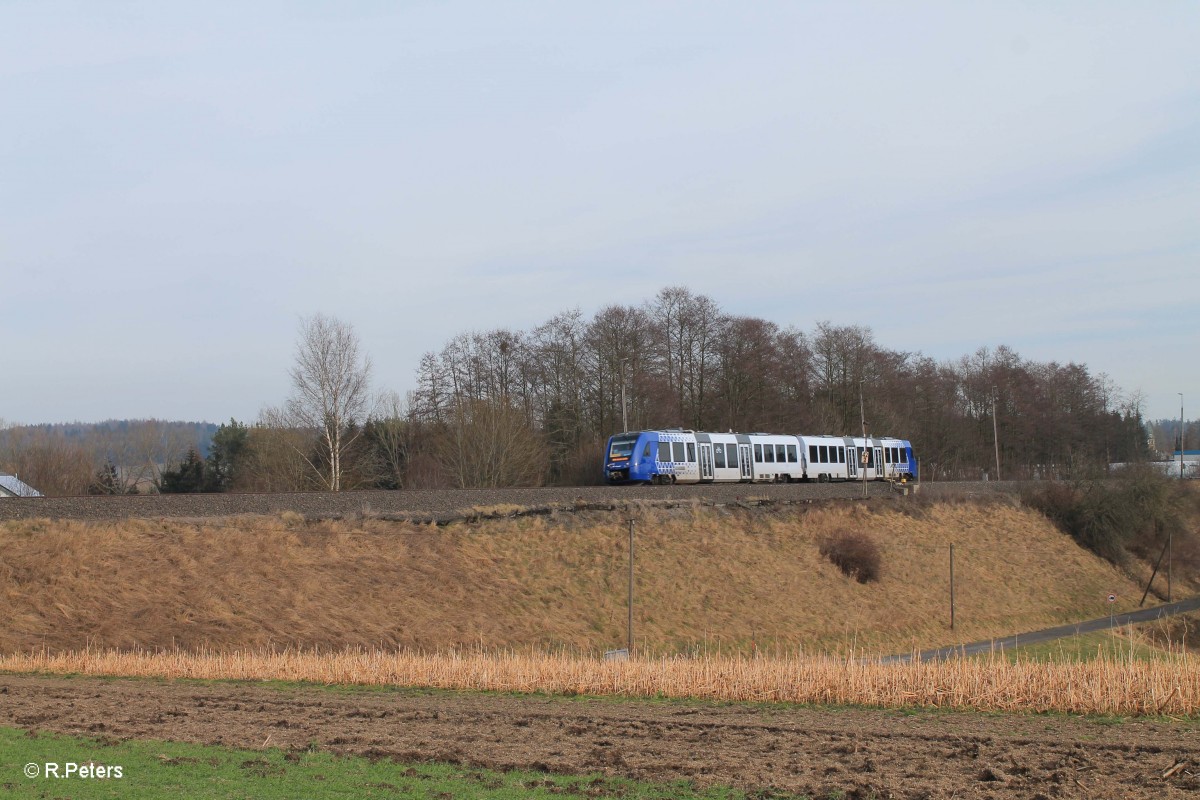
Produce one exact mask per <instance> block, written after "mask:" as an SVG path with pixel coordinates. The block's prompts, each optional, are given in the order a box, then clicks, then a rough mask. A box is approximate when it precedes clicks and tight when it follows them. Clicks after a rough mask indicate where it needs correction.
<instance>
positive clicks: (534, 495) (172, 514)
mask: <svg viewBox="0 0 1200 800" xmlns="http://www.w3.org/2000/svg"><path fill="white" fill-rule="evenodd" d="M1020 486H1021V484H1020V483H1017V482H1007V481H1006V482H1000V481H994V482H990V483H981V482H978V481H964V482H940V483H925V484H922V485H921V486H920V489H919V496H922V497H939V496H958V497H962V496H969V495H988V494H996V493H1005V492H1015V491H1017V490H1018V489H1019V487H1020ZM863 495H864V492H863V484H861V483H802V484H745V483H736V484H707V485H691V486H574V487H551V486H545V487H525V488H503V489H441V490H400V491H352V492H290V493H269V494H268V493H262V494H258V493H247V494H166V495H134V496H98V497H92V496H80V497H30V498H5V499H3V500H0V520H12V519H42V518H48V519H75V520H97V521H98V520H106V519H126V518H143V519H162V518H204V517H228V516H237V515H242V514H278V513H282V512H285V511H292V512H295V513H298V514H303V515H304V516H305V517H308V518H314V519H317V518H330V517H350V516H355V515H359V514H366V515H371V514H377V515H383V516H388V517H393V516H395V517H402V516H410V517H412V518H414V519H420V520H439V521H440V520H446V519H452V518H459V517H462V516H463V515H464V513H470V512H471V511H472V510H478V509H488V508H494V507H498V506H520V507H530V508H537V507H563V508H569V507H573V506H577V505H581V506H585V507H594V506H603V505H605V504H614V503H620V502H622V501H628V500H639V501H654V500H668V501H675V502H686V501H692V500H697V501H699V502H702V503H711V504H735V503H738V502H746V501H750V500H754V499H764V500H770V501H774V502H777V503H784V502H792V503H801V502H812V501H818V500H855V499H861V498H862V497H863ZM866 496H867V497H868V498H900V495H899V493H897V492H896V491H894V490H893V488H892V487H891V486H890V485H889V484H886V483H882V482H874V483H868V484H867V485H866Z"/></svg>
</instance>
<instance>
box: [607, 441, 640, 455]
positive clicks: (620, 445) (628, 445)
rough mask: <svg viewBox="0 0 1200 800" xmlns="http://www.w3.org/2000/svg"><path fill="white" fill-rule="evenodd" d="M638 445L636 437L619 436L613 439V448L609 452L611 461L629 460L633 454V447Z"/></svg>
mask: <svg viewBox="0 0 1200 800" xmlns="http://www.w3.org/2000/svg"><path fill="white" fill-rule="evenodd" d="M636 443H637V437H636V436H619V437H617V438H615V439H613V442H612V447H611V448H609V451H608V457H609V458H610V459H618V458H629V456H630V455H631V454H632V453H633V446H634V444H636Z"/></svg>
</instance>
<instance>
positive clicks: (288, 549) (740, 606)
mask: <svg viewBox="0 0 1200 800" xmlns="http://www.w3.org/2000/svg"><path fill="white" fill-rule="evenodd" d="M514 510H515V509H504V508H491V509H481V510H480V511H481V514H480V517H481V519H480V520H479V521H476V522H461V523H456V524H452V525H448V526H440V527H439V526H435V525H421V524H413V523H409V522H393V521H385V520H380V519H372V518H370V517H369V516H361V517H359V518H356V519H353V520H341V521H336V522H333V521H308V520H306V519H305V518H303V517H301V516H299V515H297V514H294V513H286V512H285V513H282V514H276V515H272V516H256V517H235V518H221V519H194V520H145V519H141V520H138V519H129V520H120V521H107V522H77V521H66V520H55V521H50V520H44V519H43V520H36V519H35V520H14V521H8V522H4V523H0V591H2V597H3V601H4V603H5V605H6V607H7V609H8V610H9V616H8V622H7V623H6V624H5V625H4V626H3V629H0V671H3V672H8V673H24V674H29V673H55V674H75V675H105V676H128V677H139V678H166V679H177V678H187V679H203V680H208V679H233V680H248V681H263V680H269V681H284V682H302V683H313V684H338V685H341V684H350V685H359V686H406V687H429V688H433V689H442V690H472V691H474V690H485V691H491V692H502V693H511V692H515V693H523V694H528V695H535V696H540V695H547V694H548V695H564V696H568V697H572V696H597V695H602V696H620V697H625V698H691V699H701V700H708V701H722V702H729V701H732V702H746V701H748V702H755V703H762V702H765V703H800V704H820V705H832V706H869V707H884V708H887V707H892V708H925V709H975V710H983V711H1000V712H1020V713H1028V712H1066V713H1072V714H1075V713H1079V714H1108V715H1114V714H1115V715H1129V716H1147V717H1153V718H1168V719H1170V718H1175V719H1183V720H1192V721H1193V722H1194V721H1195V719H1196V715H1197V713H1198V710H1200V660H1198V659H1197V656H1196V655H1195V653H1194V652H1193V651H1190V650H1188V649H1187V647H1186V641H1181V639H1182V638H1183V636H1182V634H1183V633H1185V632H1186V631H1188V630H1189V624H1188V623H1171V624H1169V625H1168V624H1163V625H1159V626H1157V628H1154V627H1151V629H1149V630H1143V631H1139V632H1133V631H1127V632H1123V633H1121V634H1120V636H1119V637H1118V639H1117V640H1116V641H1117V643H1116V644H1115V646H1109V647H1105V648H1104V649H1103V651H1102V652H1099V653H1097V654H1096V657H1091V658H1083V659H1080V658H1078V657H1074V656H1069V655H1067V653H1066V651H1065V650H1064V651H1063V652H1062V653H1061V655H1060V656H1059V657H1051V658H1049V659H1047V658H1044V657H1041V658H1039V659H1037V660H1033V659H1030V658H1017V659H1015V660H1014V659H1011V658H1007V657H1003V656H1001V655H993V656H990V657H983V658H975V659H952V660H949V661H944V662H934V663H909V664H892V663H887V664H885V663H881V662H880V660H879V656H882V655H885V654H889V653H897V652H899V653H905V652H911V651H914V650H916V649H922V648H927V647H932V646H937V645H945V644H953V643H958V642H964V641H971V640H976V639H986V638H989V637H999V636H1003V635H1007V634H1009V633H1012V632H1015V631H1019V630H1034V629H1038V628H1042V627H1048V626H1051V625H1057V624H1062V623H1064V622H1069V621H1076V620H1083V619H1088V618H1093V617H1098V616H1102V615H1104V614H1105V613H1107V612H1108V610H1109V604H1108V603H1107V596H1108V595H1109V594H1115V595H1117V597H1118V602H1117V604H1116V607H1115V610H1117V611H1120V610H1127V609H1131V608H1133V607H1135V606H1136V604H1137V599H1138V597H1139V596H1140V587H1139V585H1138V583H1137V581H1138V580H1141V581H1143V582H1144V580H1145V579H1146V578H1148V577H1149V574H1148V572H1149V568H1148V567H1144V566H1135V567H1133V568H1132V570H1129V569H1127V570H1118V569H1117V568H1115V567H1114V566H1113V565H1111V564H1110V563H1108V562H1106V561H1103V560H1102V559H1099V558H1097V557H1096V556H1094V555H1093V554H1091V553H1089V552H1087V551H1085V550H1083V549H1081V548H1080V547H1078V546H1077V545H1076V544H1075V543H1074V542H1073V541H1072V540H1071V539H1070V538H1069V537H1067V536H1065V535H1064V534H1062V533H1061V532H1059V531H1058V530H1057V529H1055V528H1054V527H1053V526H1052V525H1051V524H1050V523H1048V522H1047V521H1046V520H1045V519H1044V518H1043V517H1042V516H1041V515H1040V514H1037V513H1035V512H1033V511H1030V510H1029V509H1026V508H1024V507H1022V505H1021V504H1020V502H1019V501H1017V500H1015V499H1012V498H1005V497H999V498H990V499H986V500H972V501H958V502H954V501H939V502H933V503H930V502H924V503H916V502H914V503H905V502H903V501H873V502H871V503H869V504H847V503H830V504H823V505H822V504H817V505H813V506H804V507H782V508H780V507H775V508H768V509H749V508H741V507H724V508H713V507H706V506H701V505H699V504H691V505H685V506H684V507H681V508H660V507H656V506H655V505H654V504H652V503H634V504H630V505H629V506H628V507H626V508H624V509H623V510H621V511H620V512H618V513H603V512H585V513H568V512H561V513H553V514H549V515H540V516H528V517H527V516H512V517H507V516H505V514H506V513H507V512H509V511H514ZM487 517H498V518H492V519H488V518H487ZM629 519H633V520H634V521H635V536H636V540H637V545H636V555H637V559H636V565H635V578H636V585H635V593H636V599H635V614H634V620H635V623H634V624H635V650H636V653H635V657H634V658H633V659H631V660H628V661H615V660H604V659H603V658H601V654H602V653H603V651H605V650H607V649H610V648H615V647H621V646H623V645H624V641H625V620H626V591H627V579H628V578H627V576H628V572H627V570H628V560H627V559H628V549H627V548H628V526H627V520H629ZM847 531H854V532H860V533H865V534H866V535H867V536H868V537H869V538H870V539H871V540H872V541H873V542H875V544H876V545H877V546H878V548H879V552H880V563H881V576H880V579H879V580H876V581H871V582H867V583H860V582H858V581H857V580H854V579H853V578H852V577H848V576H847V575H845V574H843V572H842V571H840V570H839V569H838V568H837V567H835V566H834V565H833V564H831V563H830V562H829V560H828V559H827V558H825V557H824V556H822V554H821V546H822V543H823V542H827V541H829V540H830V538H831V537H835V536H837V535H839V534H844V533H845V532H847ZM951 543H953V544H954V545H955V595H956V598H955V600H956V626H955V629H954V630H951V629H950V628H949V624H948V623H949V574H948V572H949V570H948V566H949V564H948V561H949V547H950V545H951ZM1143 571H1144V572H1145V574H1141V573H1142V572H1143ZM1195 588H1196V587H1195V586H1191V585H1183V584H1181V583H1179V582H1178V581H1177V584H1176V588H1175V591H1176V593H1177V594H1182V593H1184V592H1187V591H1193V592H1194V590H1195ZM1164 641H1166V642H1167V644H1166V646H1165V647H1163V646H1161V645H1162V644H1163V642H1164ZM1148 651H1149V652H1152V653H1154V654H1155V655H1154V656H1153V657H1150V658H1147V657H1145V654H1146V652H1148ZM9 680H15V679H9ZM6 691H7V689H6ZM164 702H166V701H165V700H164ZM831 713H836V712H831ZM47 724H48V725H49V727H51V728H53V727H54V724H50V722H49V721H47ZM55 724H56V723H55ZM1187 724H1188V725H1190V726H1191V727H1189V728H1188V730H1189V731H1193V735H1194V725H1193V723H1187ZM67 730H70V728H67ZM134 735H137V734H136V733H135V734H134ZM406 752H407V751H406ZM410 755H413V756H420V752H419V751H414V752H413V753H410ZM543 755H544V754H543ZM423 757H429V758H439V759H442V760H445V759H446V758H449V760H451V761H454V760H456V758H457V757H455V756H446V754H445V753H441V754H438V753H429V754H426V755H425V756H423ZM746 757H747V756H746V753H742V754H741V755H739V756H738V757H737V759H735V760H741V761H744V760H745V758H746ZM1192 757H1195V758H1200V754H1197V755H1195V756H1189V758H1192ZM468 760H470V759H468ZM475 760H478V758H476V759H475ZM537 763H542V762H541V761H540V760H538V761H537ZM584 766H586V760H585V761H583V762H578V763H576V762H570V764H568V765H567V768H570V769H574V768H580V769H582V768H583V767H584ZM602 766H603V767H604V769H605V771H607V772H610V773H615V774H623V772H622V768H621V765H620V764H608V765H602ZM1196 766H1197V767H1198V768H1200V765H1196ZM672 774H674V773H672ZM737 774H738V775H741V773H737ZM1173 774H1174V773H1173ZM1192 774H1193V773H1191V772H1186V771H1180V772H1179V777H1180V778H1181V779H1182V778H1188V776H1190V775H1192ZM643 777H644V776H643ZM764 780H765V779H764ZM1139 780H1140V779H1139ZM702 782H703V781H702ZM734 782H735V783H740V784H743V785H745V786H754V785H756V784H755V782H754V780H752V779H747V778H746V777H745V776H741V777H737V778H736V779H734ZM764 785H765V784H764ZM772 785H774V783H772ZM796 785H798V786H800V787H802V788H804V787H808V788H809V789H811V788H812V787H815V786H816V785H817V784H816V783H812V782H809V783H804V782H800V783H799V784H796ZM845 785H849V784H845ZM1014 785H1015V784H1014ZM1139 785H1140V784H1139ZM793 788H794V787H793ZM831 791H840V790H831ZM934 795H936V792H934V794H933V795H930V796H934ZM1131 796H1132V795H1131Z"/></svg>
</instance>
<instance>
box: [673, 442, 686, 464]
mask: <svg viewBox="0 0 1200 800" xmlns="http://www.w3.org/2000/svg"><path fill="white" fill-rule="evenodd" d="M671 454H672V455H673V456H675V458H674V460H675V461H677V462H678V463H680V464H682V463H683V457H684V455H685V453H684V449H683V442H671Z"/></svg>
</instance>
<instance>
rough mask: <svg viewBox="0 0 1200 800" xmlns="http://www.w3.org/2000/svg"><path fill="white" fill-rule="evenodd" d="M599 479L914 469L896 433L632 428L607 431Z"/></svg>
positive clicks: (874, 475) (720, 478)
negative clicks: (876, 435) (866, 435)
mask: <svg viewBox="0 0 1200 800" xmlns="http://www.w3.org/2000/svg"><path fill="white" fill-rule="evenodd" d="M604 474H605V479H606V480H607V481H608V482H609V483H612V484H648V483H739V482H740V483H755V482H757V483H790V482H792V481H810V480H815V481H846V480H877V479H884V478H893V479H896V478H908V479H915V478H916V476H917V461H916V457H915V456H914V455H913V451H912V445H911V444H910V443H909V442H908V441H906V440H903V439H892V438H889V437H882V438H868V439H863V438H862V437H853V436H795V435H791V434H776V433H711V432H705V431H689V430H679V429H672V430H661V431H631V432H626V433H619V434H616V435H614V436H612V437H610V438H609V440H608V446H607V447H606V448H605V459H604Z"/></svg>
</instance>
